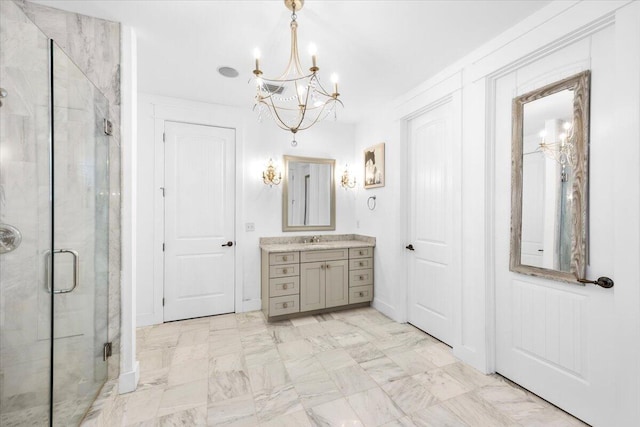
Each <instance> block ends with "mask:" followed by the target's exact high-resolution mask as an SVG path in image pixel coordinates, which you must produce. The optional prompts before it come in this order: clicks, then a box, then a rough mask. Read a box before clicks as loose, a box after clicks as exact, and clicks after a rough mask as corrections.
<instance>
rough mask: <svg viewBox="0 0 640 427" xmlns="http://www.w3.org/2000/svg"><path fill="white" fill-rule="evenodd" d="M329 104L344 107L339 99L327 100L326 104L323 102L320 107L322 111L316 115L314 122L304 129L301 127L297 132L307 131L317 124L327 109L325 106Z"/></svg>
mask: <svg viewBox="0 0 640 427" xmlns="http://www.w3.org/2000/svg"><path fill="white" fill-rule="evenodd" d="M329 102H337V103H338V104H340V105H342V106H343V107H344V104H343V103H342V101H340V100H339V99H329V100H327V102H325V103H324V104H323V105H322V110H320V112H319V113H318V116H317V117H316V118H315V120H314V121H313V122H311V123H310V124H308V125H307V126H305V127H301V128H299V129H298V130H307V129H309V128H310V127H311V126H313V125H315V124H316V123H318V122H319V121H320V117H321V116H322V113H323V112H324V110H325V109H326V108H327V105H329Z"/></svg>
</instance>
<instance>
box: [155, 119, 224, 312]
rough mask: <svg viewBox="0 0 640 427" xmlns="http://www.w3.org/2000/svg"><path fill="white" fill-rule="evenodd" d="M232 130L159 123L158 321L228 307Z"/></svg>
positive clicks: (221, 309)
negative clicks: (161, 242)
mask: <svg viewBox="0 0 640 427" xmlns="http://www.w3.org/2000/svg"><path fill="white" fill-rule="evenodd" d="M234 182H235V131H234V130H233V129H225V128H218V127H212V126H202V125H193V124H187V123H175V122H165V256H164V258H165V270H164V271H165V277H164V298H165V302H164V320H165V321H170V320H178V319H188V318H192V317H200V316H210V315H214V314H221V313H230V312H233V311H234V291H235V276H234V266H235V247H234V246H229V245H228V242H231V244H233V241H234V227H235V225H234V211H235V209H234V204H235V184H234Z"/></svg>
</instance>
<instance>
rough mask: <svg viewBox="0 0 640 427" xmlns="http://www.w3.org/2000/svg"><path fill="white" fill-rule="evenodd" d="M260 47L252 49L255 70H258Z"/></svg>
mask: <svg viewBox="0 0 640 427" xmlns="http://www.w3.org/2000/svg"><path fill="white" fill-rule="evenodd" d="M260 56H261V53H260V49H258V48H255V49H253V57H254V58H255V59H256V71H260Z"/></svg>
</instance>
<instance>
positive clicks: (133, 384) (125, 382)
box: [118, 360, 140, 394]
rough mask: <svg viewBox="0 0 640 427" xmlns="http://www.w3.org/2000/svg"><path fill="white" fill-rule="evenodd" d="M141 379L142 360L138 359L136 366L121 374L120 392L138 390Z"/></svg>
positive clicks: (119, 380)
mask: <svg viewBox="0 0 640 427" xmlns="http://www.w3.org/2000/svg"><path fill="white" fill-rule="evenodd" d="M139 380H140V362H138V361H137V360H136V368H135V370H133V371H130V372H124V373H122V374H120V378H119V379H118V392H119V393H120V394H124V393H131V392H132V391H136V388H137V387H138V381H139Z"/></svg>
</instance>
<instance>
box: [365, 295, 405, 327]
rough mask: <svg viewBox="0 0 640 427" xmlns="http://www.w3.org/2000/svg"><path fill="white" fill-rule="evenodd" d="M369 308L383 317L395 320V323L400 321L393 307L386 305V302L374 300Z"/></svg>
mask: <svg viewBox="0 0 640 427" xmlns="http://www.w3.org/2000/svg"><path fill="white" fill-rule="evenodd" d="M371 306H372V307H373V308H375V309H376V310H378V311H379V312H380V313H382V314H384V315H385V316H387V317H389V318H391V319H393V320H395V321H396V322H400V320H399V319H398V313H397V311H396V309H395V308H393V306H391V305H389V304H387V303H386V302H384V301H381V300H379V299H378V298H374V299H373V302H372V303H371Z"/></svg>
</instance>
